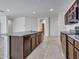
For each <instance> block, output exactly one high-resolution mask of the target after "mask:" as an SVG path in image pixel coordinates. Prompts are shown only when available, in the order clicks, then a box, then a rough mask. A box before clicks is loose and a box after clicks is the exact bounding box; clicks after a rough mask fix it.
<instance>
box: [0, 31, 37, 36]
mask: <svg viewBox="0 0 79 59" xmlns="http://www.w3.org/2000/svg"><path fill="white" fill-rule="evenodd" d="M34 33H38V32H37V31H26V32H15V33H10V34H5V33H2V34H0V36H25V35H30V34H34Z"/></svg>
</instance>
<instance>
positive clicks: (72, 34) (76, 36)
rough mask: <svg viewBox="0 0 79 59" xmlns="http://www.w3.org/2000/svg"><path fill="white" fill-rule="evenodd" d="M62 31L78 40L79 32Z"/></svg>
mask: <svg viewBox="0 0 79 59" xmlns="http://www.w3.org/2000/svg"><path fill="white" fill-rule="evenodd" d="M62 33H64V34H66V35H67V36H69V37H71V38H72V39H74V40H76V41H78V42H79V34H76V33H75V32H69V31H63V32H62Z"/></svg>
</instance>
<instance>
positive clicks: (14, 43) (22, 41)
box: [9, 32, 43, 59]
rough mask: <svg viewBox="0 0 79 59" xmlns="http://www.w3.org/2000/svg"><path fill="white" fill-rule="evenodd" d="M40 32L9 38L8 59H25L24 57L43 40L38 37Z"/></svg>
mask: <svg viewBox="0 0 79 59" xmlns="http://www.w3.org/2000/svg"><path fill="white" fill-rule="evenodd" d="M39 33H40V34H42V33H41V32H37V33H32V34H28V35H26V34H25V35H21V36H19V34H18V35H17V36H9V38H10V59H26V57H27V56H28V55H29V54H30V53H31V52H32V51H33V50H34V49H35V48H36V47H37V46H38V45H39V43H41V42H42V41H41V40H43V39H42V38H41V37H42V36H43V35H42V36H40V35H39Z"/></svg>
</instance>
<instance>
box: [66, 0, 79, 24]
mask: <svg viewBox="0 0 79 59" xmlns="http://www.w3.org/2000/svg"><path fill="white" fill-rule="evenodd" d="M76 20H79V3H78V0H76V1H75V2H74V3H73V4H72V6H71V7H70V9H69V10H68V11H67V13H66V14H65V25H69V24H74V23H78V22H77V21H76Z"/></svg>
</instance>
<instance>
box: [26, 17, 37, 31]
mask: <svg viewBox="0 0 79 59" xmlns="http://www.w3.org/2000/svg"><path fill="white" fill-rule="evenodd" d="M25 27H26V31H38V19H37V18H34V17H25Z"/></svg>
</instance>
